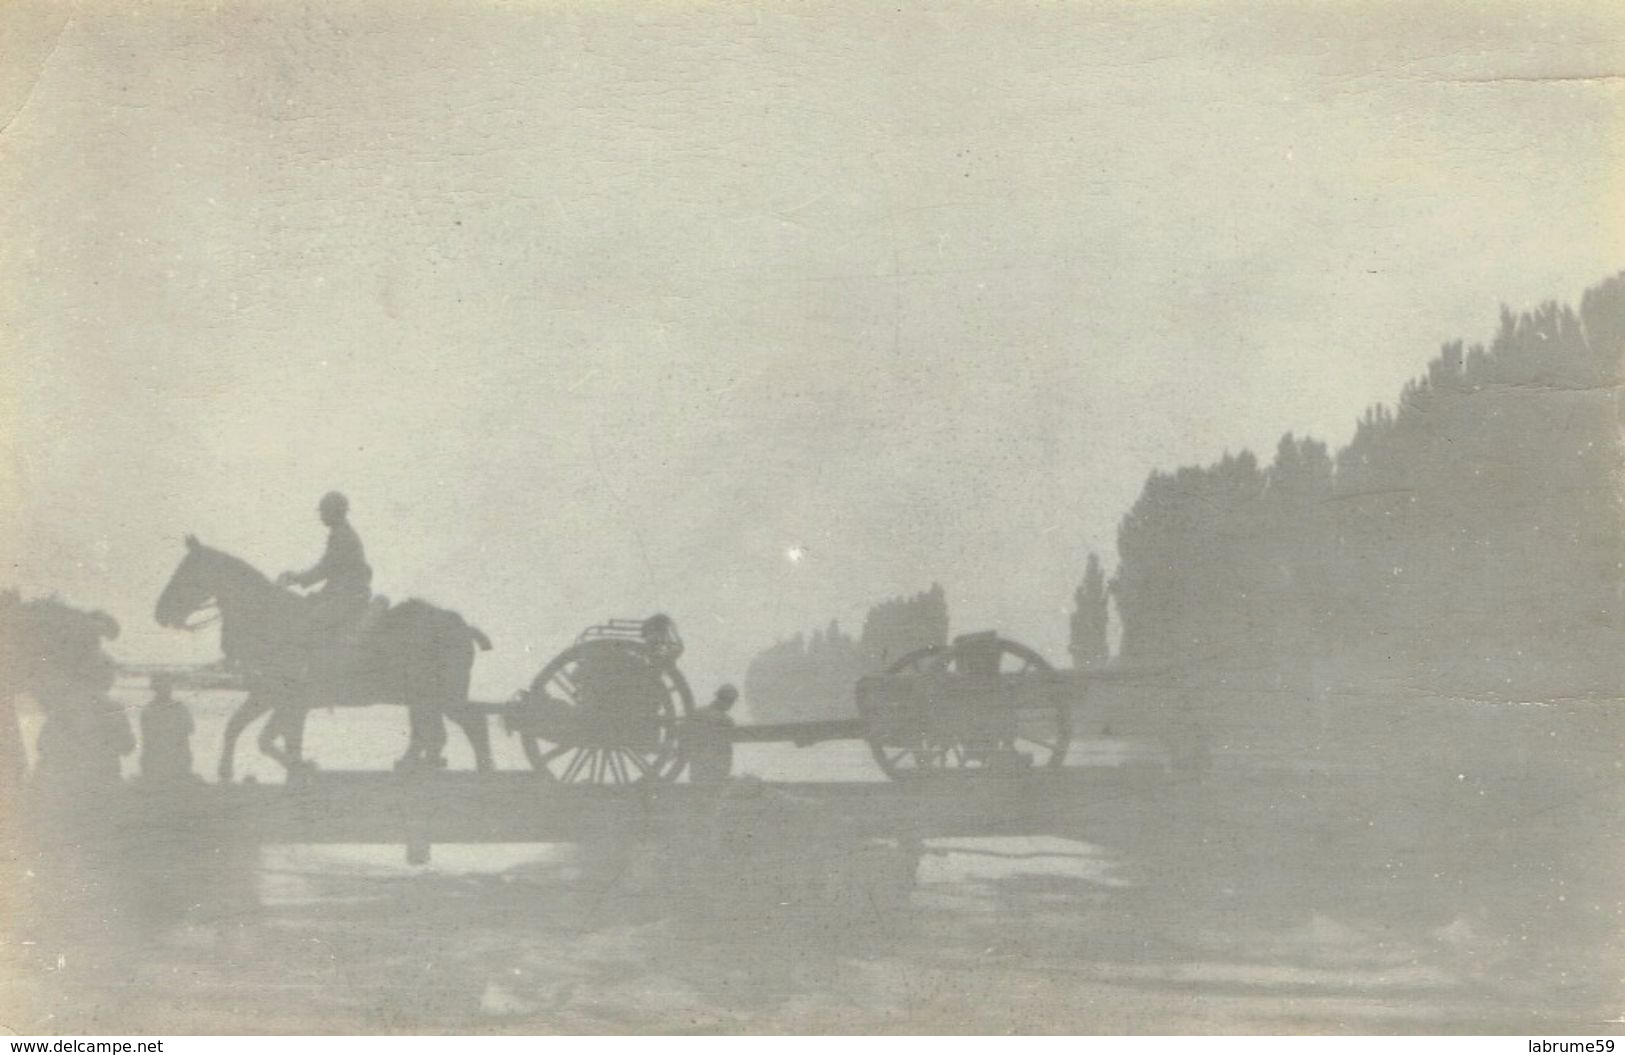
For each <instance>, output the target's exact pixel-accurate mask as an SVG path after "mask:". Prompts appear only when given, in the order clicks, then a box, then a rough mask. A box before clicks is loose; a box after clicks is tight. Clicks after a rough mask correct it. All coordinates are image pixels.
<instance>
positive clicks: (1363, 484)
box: [1074, 276, 1625, 695]
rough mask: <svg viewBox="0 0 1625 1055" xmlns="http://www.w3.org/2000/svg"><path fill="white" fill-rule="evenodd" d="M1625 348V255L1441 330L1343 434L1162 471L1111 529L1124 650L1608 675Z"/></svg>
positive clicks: (1437, 687) (1597, 685)
mask: <svg viewBox="0 0 1625 1055" xmlns="http://www.w3.org/2000/svg"><path fill="white" fill-rule="evenodd" d="M1622 352H1625V276H1621V277H1616V278H1614V279H1611V280H1609V281H1608V282H1605V283H1604V284H1602V285H1601V286H1598V287H1596V288H1594V289H1592V290H1591V291H1589V292H1588V293H1586V295H1585V297H1584V299H1583V300H1582V302H1581V305H1580V310H1579V311H1578V312H1575V311H1573V310H1571V309H1568V308H1560V307H1558V306H1556V305H1553V304H1548V305H1546V306H1544V307H1542V308H1541V309H1540V310H1539V311H1536V312H1533V313H1529V314H1524V315H1519V316H1513V315H1512V314H1510V313H1506V312H1503V315H1502V319H1501V327H1500V331H1499V332H1498V334H1497V335H1496V337H1495V339H1494V341H1493V342H1492V343H1491V344H1490V346H1489V347H1488V348H1484V347H1478V346H1475V347H1473V348H1471V349H1468V350H1467V351H1466V352H1465V353H1464V352H1463V349H1462V346H1461V344H1460V343H1456V344H1450V345H1446V346H1445V347H1444V349H1443V350H1442V352H1441V353H1440V354H1439V356H1438V357H1437V358H1435V359H1434V360H1433V361H1432V362H1431V363H1429V364H1428V368H1427V374H1426V375H1425V376H1423V377H1420V378H1417V379H1415V380H1413V381H1411V382H1410V383H1409V384H1407V385H1406V386H1405V387H1404V390H1403V392H1402V393H1401V394H1400V398H1399V403H1398V405H1397V407H1395V408H1392V409H1391V408H1388V407H1374V408H1372V409H1371V410H1369V411H1368V412H1367V413H1366V414H1365V416H1364V417H1363V418H1362V419H1361V420H1360V422H1359V423H1358V426H1357V429H1356V431H1355V435H1354V438H1353V440H1352V441H1351V442H1350V443H1349V445H1348V446H1347V447H1345V448H1343V449H1342V450H1340V451H1338V452H1337V453H1336V455H1335V456H1334V455H1332V454H1330V453H1329V452H1328V449H1327V447H1326V445H1325V444H1323V443H1319V442H1317V441H1314V440H1311V439H1300V438H1297V437H1294V436H1292V435H1290V434H1289V435H1287V436H1285V437H1283V438H1282V440H1281V442H1280V444H1279V446H1278V447H1277V449H1276V452H1275V460H1274V462H1273V463H1272V464H1270V465H1268V466H1262V465H1260V464H1259V463H1258V461H1257V459H1256V458H1254V457H1253V455H1252V454H1251V453H1249V452H1245V451H1244V452H1242V453H1240V454H1237V455H1228V454H1227V455H1225V456H1224V457H1223V458H1222V459H1220V460H1219V461H1218V462H1216V463H1214V464H1212V465H1208V466H1205V467H1200V468H1197V467H1185V468H1180V469H1177V470H1175V471H1173V472H1171V473H1168V472H1155V473H1152V475H1151V477H1150V479H1149V480H1147V481H1146V485H1145V488H1144V490H1143V491H1142V493H1141V495H1140V498H1139V500H1138V501H1137V502H1136V503H1135V505H1134V507H1133V508H1132V509H1131V510H1130V511H1129V513H1128V515H1127V516H1125V517H1124V518H1123V520H1122V523H1121V526H1120V528H1119V531H1118V555H1119V565H1118V569H1117V574H1116V575H1115V576H1114V577H1113V579H1112V582H1111V585H1110V592H1111V596H1112V599H1113V600H1114V601H1115V603H1116V608H1117V614H1118V617H1119V619H1120V620H1121V625H1122V638H1121V649H1120V651H1121V655H1120V657H1119V661H1120V662H1121V663H1122V664H1123V665H1125V666H1159V665H1175V666H1178V665H1184V666H1187V667H1189V666H1193V665H1194V666H1198V667H1200V666H1203V665H1206V666H1209V667H1211V668H1214V669H1218V668H1225V669H1229V670H1232V671H1241V670H1245V671H1251V672H1255V673H1266V674H1267V673H1268V672H1272V671H1273V672H1276V673H1278V674H1279V673H1285V674H1292V673H1296V674H1300V675H1301V674H1302V673H1303V672H1305V671H1307V670H1308V669H1310V668H1311V667H1312V666H1314V665H1317V664H1318V665H1322V666H1326V667H1333V668H1338V669H1342V670H1347V671H1353V672H1358V673H1357V674H1356V676H1359V675H1362V674H1377V675H1382V676H1391V677H1395V678H1399V679H1403V681H1404V682H1405V683H1406V684H1409V685H1412V686H1414V687H1415V688H1417V689H1418V690H1419V691H1428V692H1444V693H1451V692H1470V693H1483V692H1497V691H1499V692H1504V693H1508V694H1528V693H1531V692H1535V693H1539V694H1541V695H1552V694H1567V693H1583V692H1589V691H1595V690H1609V689H1611V688H1614V687H1617V683H1618V675H1619V673H1620V669H1621V668H1620V665H1619V659H1618V653H1619V652H1620V651H1621V649H1620V645H1621V644H1622V641H1621V635H1620V630H1621V623H1620V620H1619V605H1620V599H1621V595H1622V584H1625V576H1622V574H1621V561H1622V560H1625V534H1622V521H1621V514H1622V512H1625V510H1622V506H1621V499H1620V484H1621V469H1622V465H1621V458H1620V453H1621V445H1620V426H1621V417H1620V402H1619V398H1618V385H1619V382H1620V372H1621V355H1622ZM1088 586H1089V584H1088V582H1087V581H1086V583H1085V588H1084V589H1083V590H1080V594H1079V609H1080V611H1082V610H1083V607H1084V598H1085V593H1086V592H1087V590H1088ZM1089 603H1090V604H1091V605H1095V604H1097V603H1098V602H1097V601H1096V600H1095V599H1094V598H1093V595H1090V601H1089ZM1092 610H1093V609H1092V608H1091V611H1092ZM1091 633H1092V631H1091ZM1077 639H1078V635H1077V634H1076V633H1075V634H1074V640H1075V641H1076V640H1077ZM1090 640H1092V638H1090ZM1090 654H1091V655H1093V653H1090Z"/></svg>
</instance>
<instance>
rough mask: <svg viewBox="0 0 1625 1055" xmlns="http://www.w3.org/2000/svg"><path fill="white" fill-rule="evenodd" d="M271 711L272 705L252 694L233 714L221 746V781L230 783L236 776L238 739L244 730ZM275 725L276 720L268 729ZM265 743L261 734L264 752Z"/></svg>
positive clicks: (269, 723)
mask: <svg viewBox="0 0 1625 1055" xmlns="http://www.w3.org/2000/svg"><path fill="white" fill-rule="evenodd" d="M270 709H271V705H270V704H269V703H267V702H266V701H265V700H264V699H262V698H261V696H260V695H259V694H258V693H254V692H251V693H249V694H248V698H247V699H245V700H243V702H242V703H240V704H238V705H237V709H236V710H235V711H233V712H232V713H231V719H230V721H228V722H226V735H225V737H224V740H223V741H222V743H221V745H220V765H219V767H218V769H217V772H218V773H219V775H220V779H221V780H223V781H230V780H231V779H232V777H233V776H234V775H235V774H236V769H237V739H238V738H239V737H241V736H242V735H243V730H244V729H247V728H248V727H249V726H250V725H252V724H253V723H254V720H255V719H256V718H258V717H259V716H260V715H262V714H264V713H265V712H266V711H268V710H270ZM274 724H275V719H272V720H271V721H270V722H267V723H266V729H270V727H271V726H272V725H274ZM264 743H265V739H264V735H263V734H261V737H260V744H261V749H262V750H263V748H264Z"/></svg>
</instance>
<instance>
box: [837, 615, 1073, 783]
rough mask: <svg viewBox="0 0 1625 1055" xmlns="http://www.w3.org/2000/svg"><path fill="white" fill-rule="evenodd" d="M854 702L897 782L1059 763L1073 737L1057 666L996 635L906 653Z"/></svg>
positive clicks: (872, 745)
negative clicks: (923, 777) (1053, 666)
mask: <svg viewBox="0 0 1625 1055" xmlns="http://www.w3.org/2000/svg"><path fill="white" fill-rule="evenodd" d="M858 707H859V711H860V713H862V714H863V716H864V718H865V720H866V725H867V727H868V741H869V750H870V751H871V752H872V753H873V754H874V757H875V761H876V762H878V763H879V764H880V768H881V769H883V770H884V771H885V772H886V775H887V776H889V777H891V778H892V779H893V780H908V779H915V778H919V777H922V776H930V775H937V774H942V775H947V774H955V773H967V774H968V773H985V774H994V773H1005V774H1014V773H1019V772H1022V771H1025V770H1030V769H1043V768H1053V767H1058V766H1060V765H1062V764H1063V763H1064V762H1065V761H1066V752H1067V747H1068V746H1069V745H1070V743H1071V740H1072V721H1071V714H1070V711H1069V709H1068V707H1067V705H1066V699H1065V696H1064V694H1063V693H1062V692H1061V691H1060V686H1059V684H1058V683H1057V678H1056V675H1055V671H1054V668H1052V667H1051V666H1050V665H1049V663H1048V662H1046V661H1045V659H1044V657H1043V656H1040V655H1039V654H1038V653H1037V652H1034V651H1033V650H1032V649H1030V648H1028V647H1026V646H1025V645H1021V644H1018V643H1016V642H1014V641H1008V640H1005V639H1004V638H1000V637H995V636H993V635H991V634H976V635H970V636H967V637H963V638H960V639H958V640H956V641H955V642H954V643H953V644H951V645H947V646H935V647H932V648H924V649H920V650H919V651H917V652H912V653H910V654H908V655H906V656H904V657H903V658H902V659H900V660H898V661H897V662H896V663H894V664H892V665H891V667H890V668H888V669H887V671H886V673H885V674H883V675H880V676H878V677H872V678H865V679H864V680H863V681H862V682H860V683H859V686H858Z"/></svg>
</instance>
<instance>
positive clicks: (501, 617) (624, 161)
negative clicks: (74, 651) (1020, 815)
mask: <svg viewBox="0 0 1625 1055" xmlns="http://www.w3.org/2000/svg"><path fill="white" fill-rule="evenodd" d="M216 8H219V9H216ZM1622 11H1625V9H1620V8H1617V7H1615V6H1614V5H1609V4H1605V3H1601V2H1598V3H1590V4H1586V5H1584V6H1577V7H1567V8H1565V7H1562V6H1561V5H1555V6H1554V5H1552V4H1549V3H1541V4H1533V3H1530V4H1524V5H1519V7H1510V6H1508V7H1496V6H1494V5H1486V4H1482V3H1474V4H1470V5H1461V6H1455V5H1449V4H1443V3H1438V2H1428V3H1425V4H1424V3H1411V4H1382V5H1378V4H1366V5H1324V4H1323V5H1311V4H1306V3H1291V4H1246V3H1216V4H1209V5H1201V4H1195V3H1150V4H1147V3H1136V4H1132V5H1129V4H1124V5H1109V4H1076V5H1066V4H1056V3H1045V4H1033V3H1024V4H1015V3H1009V4H993V3H987V4H963V5H961V4H945V5H931V6H920V5H907V7H906V10H905V11H902V12H899V11H896V10H894V9H892V8H887V9H885V10H880V9H879V7H878V6H877V5H867V4H849V5H848V4H825V5H794V6H792V5H775V4H767V3H761V4H752V5H746V4H740V5H729V6H720V5H700V4H687V3H672V2H668V3H649V4H639V5H633V4H619V3H601V4H585V3H581V4H566V3H537V4H522V3H505V4H498V3H483V4H482V3H474V2H470V3H459V4H452V3H445V4H439V5H421V6H412V5H409V4H403V3H397V2H390V3H384V2H382V0H377V2H374V3H366V4H353V3H352V4H345V3H326V2H324V3H310V4H301V3H294V2H291V0H290V2H283V3H265V4H254V3H241V4H239V3H233V4H225V5H213V4H207V5H206V4H203V3H182V2H175V3H166V4H153V5H148V6H141V5H139V4H129V3H119V4H113V3H101V4H69V3H62V4H55V3H53V4H46V3H38V2H34V0H13V2H11V3H10V4H8V5H6V6H4V7H0V56H3V58H0V121H4V122H6V124H5V128H4V132H3V133H0V267H3V271H0V311H3V321H0V327H3V329H0V340H3V341H4V345H3V346H0V351H3V355H4V359H3V364H4V382H5V383H4V385H3V386H0V399H3V410H4V420H5V421H6V423H7V427H6V429H5V431H4V433H0V436H3V438H4V441H5V443H6V458H5V459H4V464H3V466H0V504H3V506H4V508H5V510H6V512H7V514H8V515H9V516H8V519H7V520H6V521H5V522H4V524H3V527H4V530H5V532H6V533H7V535H6V537H9V538H10V539H11V540H12V541H13V544H12V545H11V546H10V550H11V552H12V553H13V554H14V557H13V565H14V566H13V570H12V574H11V576H10V577H11V578H12V580H13V581H15V582H16V583H17V584H18V585H21V586H23V587H25V588H26V589H29V590H31V591H32V590H44V589H48V588H56V589H59V590H61V591H63V592H64V593H65V594H66V595H67V596H68V597H69V598H70V599H72V600H74V601H77V602H80V603H84V604H96V605H102V606H106V607H108V608H109V609H111V610H112V611H114V612H115V614H117V615H118V616H119V617H120V618H122V619H123V620H124V622H125V625H126V629H127V634H126V637H125V638H124V639H123V640H122V641H121V642H120V645H119V652H120V654H121V655H123V656H125V657H126V658H130V659H151V658H162V657H167V656H173V655H177V654H181V653H178V652H177V650H178V649H180V650H184V648H185V647H186V645H187V642H185V641H184V640H177V638H176V635H175V634H174V633H173V632H170V631H162V630H159V629H158V628H156V627H155V626H154V625H153V624H152V619H151V608H152V603H153V601H154V600H155V599H156V596H157V593H158V591H159V590H160V589H161V587H162V585H163V583H164V581H165V579H166V578H167V576H168V574H169V572H170V571H171V570H172V568H173V567H174V565H175V563H176V562H177V561H178V560H179V558H180V556H181V538H182V536H183V535H184V534H185V533H186V532H189V531H190V532H196V533H198V534H199V535H201V536H202V537H203V539H204V540H205V541H207V542H209V543H211V544H214V545H217V546H220V547H222V548H224V549H228V550H230V551H232V552H235V553H238V554H240V555H242V556H244V557H246V558H248V559H249V560H251V561H252V562H254V563H255V564H257V565H259V566H260V567H262V568H263V569H265V570H266V571H268V572H270V573H275V572H277V571H280V570H282V569H284V568H286V567H290V566H295V565H301V566H302V565H304V564H308V563H309V562H311V561H312V560H314V559H315V557H316V555H317V554H318V553H319V552H320V549H321V545H322V541H323V533H322V529H321V527H320V525H319V524H318V523H317V522H316V519H315V515H314V507H315V503H316V499H317V498H318V497H319V495H320V494H321V493H322V492H323V491H325V490H327V489H329V488H334V487H337V488H341V489H343V490H344V491H346V492H347V493H348V494H349V495H350V497H351V499H352V501H353V504H354V521H355V523H356V526H357V528H358V529H359V531H360V532H361V534H362V536H363V538H364V539H365V540H366V543H367V546H368V550H369V555H370V557H371V560H372V563H373V565H374V567H375V569H376V586H377V587H378V588H379V589H380V590H382V591H384V592H387V593H389V594H391V595H393V596H397V597H404V596H406V595H410V594H420V595H423V596H425V597H428V598H430V599H432V600H435V601H438V602H440V603H444V604H446V605H448V606H450V607H454V608H457V609H459V610H460V611H462V612H463V613H464V614H465V615H466V616H467V617H468V618H469V619H470V620H471V621H473V622H475V623H477V624H478V625H480V626H482V627H483V628H484V629H485V630H487V631H488V632H489V633H490V634H491V636H492V637H493V638H494V639H495V640H496V643H497V646H498V651H497V652H495V653H493V654H492V655H490V656H487V657H485V658H483V659H482V660H481V662H480V666H479V667H478V668H477V679H476V685H477V689H478V690H479V691H480V692H481V693H483V694H484V695H486V696H498V697H500V696H506V695H507V694H508V693H510V692H511V691H512V690H513V689H515V688H517V687H519V686H520V685H521V684H523V683H524V682H525V681H527V680H528V678H529V676H530V675H531V674H532V673H534V671H535V670H536V669H537V668H538V667H539V666H540V664H541V662H542V661H543V660H544V659H545V658H546V657H548V656H550V655H551V654H552V653H554V652H555V651H557V650H558V649H559V648H560V647H562V646H563V645H564V644H565V643H567V642H568V640H569V639H570V638H571V636H572V635H573V634H574V633H575V632H576V631H577V630H579V629H580V628H581V627H582V626H583V625H585V624H587V623H589V622H593V621H596V620H598V619H601V618H603V617H606V616H610V615H638V614H644V613H647V612H649V611H653V610H656V609H662V610H666V611H669V612H671V613H672V614H673V615H675V616H676V617H677V619H678V620H679V623H680V625H681V626H682V627H683V629H684V631H685V633H686V636H687V637H688V639H689V641H690V655H689V657H688V659H687V660H686V661H685V667H686V668H687V669H688V670H689V672H690V673H691V675H693V676H694V679H695V680H696V681H697V682H699V683H700V684H699V686H698V689H699V691H702V692H708V691H709V690H710V688H711V687H713V686H714V683H715V681H716V680H717V679H719V678H725V677H726V678H740V677H742V676H743V671H744V664H745V662H746V660H747V659H748V657H749V656H750V655H751V654H752V653H753V652H755V651H756V650H757V649H759V648H760V647H762V646H763V645H765V644H767V643H769V642H771V641H772V640H774V639H776V638H778V637H782V636H785V635H787V634H789V633H792V632H794V631H796V630H798V629H807V628H811V627H813V626H817V625H821V624H823V623H825V622H827V621H828V620H829V619H830V618H832V617H833V618H839V619H840V620H841V621H842V623H843V625H845V626H847V627H848V628H850V629H852V630H854V631H855V630H856V629H857V627H858V625H859V624H860V622H861V618H862V615H863V613H864V611H865V609H866V608H867V607H868V605H869V604H870V603H872V602H874V601H876V600H879V599H881V598H884V597H886V596H889V595H893V594H897V593H902V592H912V591H915V590H919V589H924V588H926V587H927V586H929V585H930V584H931V583H932V582H933V581H941V582H942V583H943V584H944V585H945V586H946V588H947V590H948V595H949V601H950V605H951V608H952V614H953V618H954V623H955V627H956V629H957V630H974V629H981V628H984V627H989V626H994V627H999V628H1001V629H1004V630H1006V631H1008V632H1010V633H1011V634H1012V635H1014V636H1016V637H1018V638H1020V639H1022V640H1025V641H1028V642H1029V643H1030V644H1032V645H1034V646H1035V647H1037V648H1039V649H1040V650H1041V651H1044V652H1046V653H1047V654H1049V655H1050V657H1051V658H1052V659H1054V660H1056V661H1061V660H1064V659H1065V615H1064V612H1065V610H1066V608H1067V607H1068V604H1069V601H1070V594H1071V590H1072V587H1073V586H1074V585H1075V584H1076V582H1077V581H1078V579H1079V577H1080V576H1081V574H1082V571H1083V567H1084V562H1085V560H1086V557H1087V555H1088V552H1089V551H1090V550H1091V549H1095V550H1099V551H1101V552H1102V554H1103V555H1104V556H1105V557H1106V558H1107V562H1108V565H1110V564H1112V563H1114V562H1115V557H1114V555H1113V551H1114V539H1115V529H1116V524H1117V521H1118V518H1119V517H1121V515H1122V514H1123V513H1124V512H1125V511H1126V510H1127V509H1128V507H1129V506H1130V504H1131V503H1132V502H1133V500H1134V498H1135V496H1136V495H1137V494H1138V492H1139V489H1140V486H1141V484H1142V483H1143V481H1144V478H1145V476H1146V475H1147V473H1149V472H1150V471H1151V470H1152V469H1154V468H1157V467H1171V466H1174V465H1177V464H1180V463H1185V462H1196V461H1208V460H1211V459H1213V458H1216V457H1217V456H1219V455H1220V454H1222V453H1223V452H1224V451H1225V450H1226V449H1230V450H1235V449H1238V448H1241V447H1251V448H1253V449H1255V450H1258V451H1260V452H1261V454H1263V455H1265V456H1266V457H1267V456H1268V454H1269V453H1270V452H1272V451H1273V448H1274V444H1275V441H1276V439H1277V438H1278V437H1279V436H1280V434H1281V433H1282V432H1284V431H1286V430H1289V429H1290V430H1295V431H1298V432H1304V431H1308V432H1311V433H1314V434H1315V435H1317V436H1320V437H1322V438H1325V439H1327V440H1329V441H1331V442H1333V443H1342V442H1344V441H1346V439H1347V438H1348V436H1349V434H1350V433H1351V431H1352V426H1353V422H1354V419H1355V417H1356V416H1357V415H1358V413H1359V412H1360V411H1361V409H1362V408H1363V407H1364V406H1366V405H1367V404H1369V403H1373V402H1377V401H1382V400H1389V399H1392V398H1393V397H1394V396H1395V395H1396V394H1397V392H1398V390H1399V387H1400V385H1401V384H1402V383H1403V381H1404V380H1405V379H1406V378H1407V377H1408V376H1410V375H1411V374H1413V373H1416V372H1419V371H1420V370H1421V369H1422V367H1423V365H1424V363H1425V362H1426V360H1427V359H1428V358H1429V357H1430V356H1431V355H1432V354H1433V353H1434V352H1435V350H1436V348H1437V346H1438V344H1439V343H1440V342H1442V341H1444V340H1447V339H1451V338H1455V337H1463V338H1466V339H1468V340H1481V339H1485V338H1487V337H1488V336H1489V335H1490V333H1491V332H1492V331H1493V328H1494V325H1495V320H1496V314H1497V312H1498V310H1499V308H1500V306H1501V305H1502V304H1503V303H1506V304H1509V305H1511V306H1513V307H1515V308H1524V307H1531V306H1533V305H1535V304H1536V303H1538V302H1540V301H1542V300H1547V299H1554V298H1555V299H1561V300H1576V299H1577V298H1578V296H1579V294H1580V292H1581V291H1582V290H1583V289H1584V288H1585V287H1586V286H1587V285H1589V284H1591V283H1594V282H1596V281H1598V280H1600V279H1602V278H1604V277H1605V276H1606V275H1608V274H1610V273H1612V272H1613V271H1615V270H1617V269H1619V268H1620V267H1622V266H1625V248H1622V247H1625V242H1622V240H1621V239H1622V235H1625V214H1622V205H1625V197H1622V193H1621V192H1622V189H1625V188H1622V185H1621V183H1622V180H1625V138H1622V135H1621V131H1622V125H1621V115H1622V103H1625V78H1622V75H1625V13H1622ZM792 547H799V548H800V549H801V550H804V552H805V557H804V558H803V559H802V560H800V561H799V562H793V561H791V560H789V559H788V558H787V551H788V550H790V549H791V548H792Z"/></svg>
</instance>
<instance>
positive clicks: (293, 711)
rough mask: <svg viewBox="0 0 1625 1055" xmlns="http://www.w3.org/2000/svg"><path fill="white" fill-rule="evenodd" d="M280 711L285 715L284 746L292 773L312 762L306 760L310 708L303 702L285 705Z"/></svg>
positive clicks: (283, 726)
mask: <svg viewBox="0 0 1625 1055" xmlns="http://www.w3.org/2000/svg"><path fill="white" fill-rule="evenodd" d="M279 713H280V714H282V715H283V716H284V718H283V723H282V746H283V749H284V750H286V751H287V753H288V761H287V763H286V765H287V767H288V772H289V773H290V774H291V773H292V772H293V771H294V770H296V769H305V768H308V767H309V765H310V763H308V762H306V761H305V718H306V717H307V716H308V715H309V714H310V708H309V707H307V706H305V705H304V704H302V703H301V704H297V705H295V706H292V707H284V708H283V709H282V711H281V712H279Z"/></svg>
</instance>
